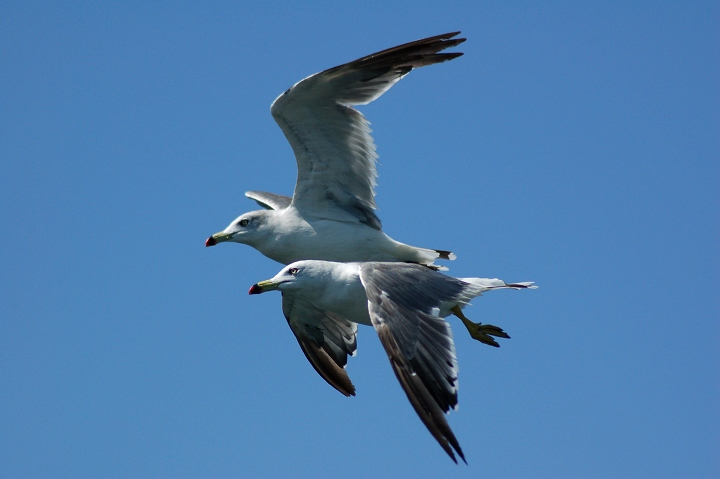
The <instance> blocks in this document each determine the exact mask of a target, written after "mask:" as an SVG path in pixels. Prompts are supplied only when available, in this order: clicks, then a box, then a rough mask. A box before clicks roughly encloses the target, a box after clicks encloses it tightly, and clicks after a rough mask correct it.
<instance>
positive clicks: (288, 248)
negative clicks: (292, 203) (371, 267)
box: [258, 220, 399, 264]
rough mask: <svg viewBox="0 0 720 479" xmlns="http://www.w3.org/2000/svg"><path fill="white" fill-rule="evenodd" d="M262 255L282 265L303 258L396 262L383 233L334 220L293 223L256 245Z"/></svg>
mask: <svg viewBox="0 0 720 479" xmlns="http://www.w3.org/2000/svg"><path fill="white" fill-rule="evenodd" d="M258 249H259V250H260V252H261V253H263V254H264V255H265V256H268V257H269V258H271V259H273V260H275V261H278V262H280V263H283V264H290V263H292V262H295V261H300V260H305V259H319V260H325V261H337V262H343V263H346V262H352V261H398V260H399V258H397V257H396V255H395V254H393V253H394V250H395V244H394V241H393V240H391V239H390V238H389V237H388V236H387V235H385V234H384V233H383V232H382V231H378V230H376V229H374V228H371V227H369V226H366V225H364V224H362V223H355V224H353V223H345V222H339V221H333V220H316V221H313V222H312V223H308V222H306V221H302V222H296V223H295V225H294V228H293V230H292V232H288V233H284V234H283V233H278V234H276V235H274V238H271V239H270V241H265V242H264V243H263V244H262V245H258Z"/></svg>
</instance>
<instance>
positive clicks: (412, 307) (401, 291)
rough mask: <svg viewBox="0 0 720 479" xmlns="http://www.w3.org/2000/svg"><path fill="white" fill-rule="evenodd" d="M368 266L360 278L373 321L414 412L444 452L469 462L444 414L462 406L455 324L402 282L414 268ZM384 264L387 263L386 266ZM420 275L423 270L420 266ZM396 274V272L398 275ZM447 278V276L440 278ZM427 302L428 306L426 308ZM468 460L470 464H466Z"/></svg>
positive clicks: (364, 267) (453, 458)
mask: <svg viewBox="0 0 720 479" xmlns="http://www.w3.org/2000/svg"><path fill="white" fill-rule="evenodd" d="M377 266H378V264H377V263H366V264H364V265H363V266H362V267H361V269H360V278H361V280H362V283H363V286H364V287H365V291H366V293H367V297H368V310H369V312H370V319H371V321H372V324H373V326H374V327H375V330H376V331H377V333H378V336H379V337H380V341H381V342H382V345H383V347H384V348H385V352H386V353H387V355H388V358H389V359H390V364H391V365H392V368H393V371H394V372H395V376H396V377H397V378H398V381H399V382H400V385H401V386H402V388H403V390H404V391H405V394H406V395H407V397H408V399H409V400H410V403H411V404H412V406H413V408H414V409H415V412H417V414H418V416H420V419H421V420H422V422H423V423H424V424H425V426H426V427H427V428H428V430H429V431H430V433H431V434H432V435H433V437H434V438H435V439H436V440H437V441H438V443H439V444H440V446H441V447H442V448H443V449H444V450H445V452H446V453H447V454H448V455H449V456H450V457H451V458H452V460H453V461H455V462H457V460H456V459H455V454H454V453H453V449H454V450H455V451H456V452H457V454H458V455H459V456H460V457H461V458H462V460H463V461H465V456H464V454H463V452H462V449H461V448H460V444H459V442H458V440H457V438H456V437H455V434H454V433H453V431H452V429H450V425H449V424H448V422H447V420H446V419H445V413H446V412H447V411H448V410H449V409H450V408H454V407H455V406H456V405H457V387H458V384H457V379H458V364H457V357H456V354H455V344H454V342H453V338H452V331H451V329H450V325H449V324H448V323H447V322H446V321H445V320H443V319H442V318H440V317H438V316H435V315H433V314H431V312H430V311H431V310H430V309H427V310H425V309H426V306H427V304H432V305H434V306H430V308H432V307H439V306H440V303H441V301H442V300H437V301H435V300H433V301H430V302H428V300H427V298H418V297H417V292H416V290H414V289H413V287H412V286H408V285H406V284H404V283H403V284H399V285H398V281H401V282H404V281H405V280H408V279H412V277H413V276H415V275H413V274H410V273H412V271H413V269H407V268H405V266H413V265H403V267H401V268H399V269H396V268H387V269H382V270H378V268H377ZM381 266H382V265H381ZM416 267H417V270H416V271H417V272H418V274H420V275H422V274H423V273H422V270H427V271H428V272H430V273H433V274H437V275H440V274H439V273H435V272H432V271H430V270H428V269H427V268H423V267H422V266H416ZM396 273H397V274H396ZM440 276H442V275H440ZM425 303H427V304H425ZM466 462H467V461H466Z"/></svg>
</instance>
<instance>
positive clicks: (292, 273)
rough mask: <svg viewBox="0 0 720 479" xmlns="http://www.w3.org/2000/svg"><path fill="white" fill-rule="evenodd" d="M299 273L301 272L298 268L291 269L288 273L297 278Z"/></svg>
mask: <svg viewBox="0 0 720 479" xmlns="http://www.w3.org/2000/svg"><path fill="white" fill-rule="evenodd" d="M298 271H300V270H299V269H297V268H290V269H289V270H288V273H290V274H291V275H293V276H295V275H296V274H298Z"/></svg>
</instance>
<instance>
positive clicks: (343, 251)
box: [205, 32, 465, 265]
mask: <svg viewBox="0 0 720 479" xmlns="http://www.w3.org/2000/svg"><path fill="white" fill-rule="evenodd" d="M459 33H460V32H453V33H447V34H444V35H437V36H434V37H430V38H425V39H423V40H418V41H415V42H411V43H406V44H404V45H400V46H397V47H394V48H390V49H387V50H383V51H381V52H378V53H374V54H372V55H368V56H366V57H363V58H360V59H358V60H355V61H352V62H350V63H346V64H344V65H340V66H337V67H335V68H331V69H329V70H325V71H323V72H320V73H317V74H315V75H312V76H309V77H307V78H305V79H304V80H302V81H300V82H298V83H296V84H295V85H293V86H292V87H291V88H289V89H288V90H287V91H286V92H285V93H283V94H282V95H280V96H279V97H278V98H277V99H276V100H275V101H274V102H273V104H272V106H271V108H270V111H271V113H272V115H273V118H275V121H276V122H277V123H278V125H279V126H280V128H281V129H282V131H283V133H284V134H285V137H286V138H287V140H288V141H289V142H290V146H291V147H292V149H293V152H294V153H295V158H296V160H297V167H298V177H297V182H296V184H295V192H294V193H293V196H292V198H290V197H288V196H283V195H277V194H273V193H266V192H262V191H248V192H247V193H245V195H246V196H247V197H249V198H251V199H253V200H255V201H257V202H258V203H259V204H260V205H261V206H262V207H263V208H265V209H264V210H258V211H251V212H249V213H245V214H243V215H240V216H239V217H238V218H236V219H235V220H233V222H232V223H230V225H229V226H228V227H227V228H225V229H224V230H223V231H221V232H219V233H216V234H214V235H212V236H211V237H210V238H208V239H207V241H206V242H205V245H206V246H213V245H215V244H218V243H221V242H226V241H231V242H236V243H244V244H247V245H250V246H252V247H253V248H255V249H257V250H258V251H260V252H261V253H262V254H264V255H265V256H267V257H268V258H271V259H273V260H275V261H278V262H280V263H283V264H289V263H292V262H294V261H298V260H303V259H320V260H329V261H342V262H348V261H399V262H412V263H419V264H424V265H432V264H433V262H434V261H435V260H436V259H447V260H452V259H455V255H454V254H453V253H451V252H449V251H444V250H436V249H427V248H418V247H415V246H410V245H406V244H403V243H400V242H398V241H395V240H394V239H392V238H390V237H389V236H388V235H386V234H385V233H384V232H383V231H382V227H381V223H380V219H379V218H378V216H377V214H376V212H375V210H376V204H375V186H376V182H375V180H376V178H377V168H376V160H377V158H378V155H377V153H376V152H375V142H374V141H373V138H372V136H371V135H370V132H371V130H370V127H369V123H368V121H367V120H366V119H365V117H364V116H363V115H362V114H361V113H360V112H359V111H357V110H356V109H354V108H353V106H355V105H365V104H367V103H370V102H371V101H373V100H375V99H377V98H378V97H380V96H381V95H382V94H383V93H385V92H386V91H387V90H389V89H390V87H392V86H393V85H394V84H395V83H396V82H397V81H399V80H400V79H401V78H403V77H404V76H405V75H407V74H408V73H410V71H411V70H413V69H415V68H420V67H423V66H426V65H433V64H435V63H442V62H445V61H448V60H452V59H454V58H457V57H459V56H460V55H462V53H459V52H455V53H440V52H442V51H443V50H445V49H447V48H451V47H454V46H457V45H459V44H460V43H462V42H464V41H465V39H464V38H454V37H455V36H457V35H458V34H459Z"/></svg>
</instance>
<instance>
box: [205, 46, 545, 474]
mask: <svg viewBox="0 0 720 479" xmlns="http://www.w3.org/2000/svg"><path fill="white" fill-rule="evenodd" d="M459 33H460V32H453V33H447V34H443V35H437V36H434V37H430V38H425V39H422V40H417V41H415V42H411V43H406V44H403V45H399V46H396V47H394V48H390V49H387V50H383V51H381V52H378V53H374V54H372V55H368V56H366V57H363V58H360V59H358V60H355V61H352V62H350V63H346V64H344V65H340V66H337V67H335V68H331V69H329V70H325V71H323V72H320V73H317V74H315V75H312V76H310V77H307V78H305V79H304V80H301V81H300V82H298V83H296V84H295V85H293V86H292V87H291V88H289V89H288V90H287V91H286V92H285V93H283V94H282V95H280V96H279V97H278V98H277V99H276V100H275V102H273V104H272V107H271V109H270V111H271V113H272V115H273V117H274V118H275V121H276V122H277V123H278V125H279V126H280V128H281V129H282V131H283V133H284V134H285V137H286V138H287V139H288V141H289V142H290V145H291V146H292V149H293V152H294V153H295V157H296V159H297V166H298V177H297V182H296V184H295V192H294V194H293V196H292V198H290V197H288V196H282V195H278V194H274V193H267V192H262V191H249V192H247V193H245V195H246V196H247V197H249V198H251V199H253V200H255V201H256V202H257V203H259V204H260V206H262V207H263V208H264V209H262V210H259V211H252V212H249V213H245V214H243V215H241V216H239V217H238V218H237V219H235V220H234V221H233V222H232V223H231V224H230V225H229V226H228V227H227V228H225V230H223V231H222V232H219V233H216V234H214V235H212V236H211V237H210V238H208V239H207V241H206V243H205V244H206V246H213V245H215V244H218V243H221V242H226V241H227V242H236V243H243V244H247V245H250V246H252V247H253V248H255V249H257V250H258V251H260V252H261V253H262V254H264V255H265V256H267V257H268V258H271V259H273V260H275V261H278V262H280V263H282V264H285V265H287V266H286V267H285V268H283V269H282V270H281V271H280V272H279V273H278V274H277V275H276V276H275V277H274V278H272V279H269V280H266V281H260V282H259V283H257V284H255V285H253V286H252V287H251V288H250V291H249V293H250V294H258V293H263V292H266V291H272V290H279V291H281V292H282V310H283V314H284V315H285V318H286V319H287V321H288V324H289V325H290V329H291V330H292V332H293V333H294V334H295V337H296V338H297V340H298V343H299V344H300V347H301V348H302V350H303V352H304V353H305V356H306V357H307V359H308V360H309V361H310V363H311V364H312V366H313V367H314V368H315V370H316V371H317V372H318V373H319V374H320V376H322V378H323V379H325V381H327V382H328V383H329V384H330V385H331V386H333V387H334V388H335V389H337V390H338V391H339V392H341V393H342V394H344V395H345V396H354V395H355V387H354V385H353V384H352V382H351V381H350V378H349V377H348V375H347V372H346V371H345V365H346V364H347V359H348V356H349V355H350V356H352V355H354V354H355V350H356V336H357V325H358V324H365V325H370V326H373V327H374V328H375V330H376V331H377V334H378V336H379V337H380V341H381V343H382V345H383V347H384V348H385V351H386V352H387V355H388V358H389V359H390V364H391V366H392V368H393V371H394V372H395V375H396V376H397V379H398V381H399V382H400V385H401V386H402V388H403V390H404V391H405V394H406V395H407V397H408V399H409V400H410V403H411V404H412V406H413V408H414V409H415V411H416V412H417V414H418V415H419V416H420V419H421V420H422V421H423V423H424V424H425V426H426V427H427V428H428V430H429V431H430V433H431V434H432V435H433V437H434V438H435V439H436V440H437V441H438V443H439V444H440V445H441V446H442V448H443V449H444V450H445V452H446V453H447V454H448V455H449V456H450V457H451V458H452V460H453V461H455V462H457V459H456V458H455V453H457V454H458V455H459V456H460V457H461V458H462V459H463V461H465V456H464V454H463V452H462V449H461V448H460V444H459V443H458V440H457V439H456V437H455V435H454V434H453V431H452V430H451V429H450V426H449V424H448V423H447V420H446V419H445V413H447V412H448V411H449V410H450V409H451V408H453V409H454V408H455V407H456V406H457V403H458V400H457V388H458V365H457V358H456V354H455V345H454V343H453V338H452V331H451V329H450V325H449V324H448V323H447V322H446V321H445V320H444V319H443V318H445V317H446V316H449V315H450V314H453V315H455V316H457V317H459V318H460V319H461V321H462V322H463V324H464V325H465V326H466V327H467V328H468V331H469V332H470V334H471V336H472V337H473V338H475V339H477V340H479V341H481V342H483V343H485V344H489V345H492V346H496V347H497V346H499V344H498V343H497V342H496V341H495V339H494V338H493V336H494V337H501V338H509V336H508V335H507V334H506V333H505V332H504V331H503V330H502V329H501V328H499V327H497V326H493V325H489V324H481V323H474V322H472V321H470V320H469V319H467V318H466V317H465V316H464V314H463V313H462V308H464V307H465V306H466V305H467V304H468V302H469V301H470V300H471V299H472V298H474V297H476V296H479V295H481V294H482V293H484V292H485V291H489V290H493V289H502V288H514V289H521V288H534V286H533V284H532V283H505V282H503V281H501V280H499V279H484V278H453V277H450V276H446V275H444V274H441V273H439V272H438V271H437V270H438V269H441V268H440V267H438V266H436V265H435V260H437V259H445V260H453V259H455V255H454V254H452V253H451V252H449V251H444V250H435V249H427V248H418V247H415V246H410V245H406V244H403V243H400V242H398V241H395V240H394V239H392V238H390V237H389V236H388V235H386V234H385V233H384V232H383V231H382V227H381V223H380V219H379V218H378V216H377V214H376V213H375V210H376V205H375V185H376V182H375V180H376V178H377V168H376V160H377V157H378V155H377V154H376V152H375V143H374V141H373V138H372V136H371V135H370V131H371V130H370V127H369V123H368V121H367V120H366V119H365V117H364V116H363V115H362V114H361V113H360V112H359V111H357V110H356V109H354V108H353V106H355V105H364V104H367V103H370V102H371V101H373V100H375V99H377V98H378V97H380V96H381V95H382V94H383V93H385V92H386V91H387V90H388V89H390V88H391V87H392V86H393V85H394V84H395V83H396V82H398V81H399V80H400V79H402V78H403V77H404V76H405V75H407V74H408V73H409V72H410V71H411V70H413V69H415V68H419V67H423V66H427V65H433V64H435V63H442V62H445V61H448V60H452V59H454V58H457V57H459V56H461V55H462V53H441V52H442V51H443V50H445V49H447V48H450V47H455V46H457V45H459V44H460V43H462V42H464V41H465V39H464V38H455V37H456V36H457V35H458V34H459ZM465 462H467V461H465Z"/></svg>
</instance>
